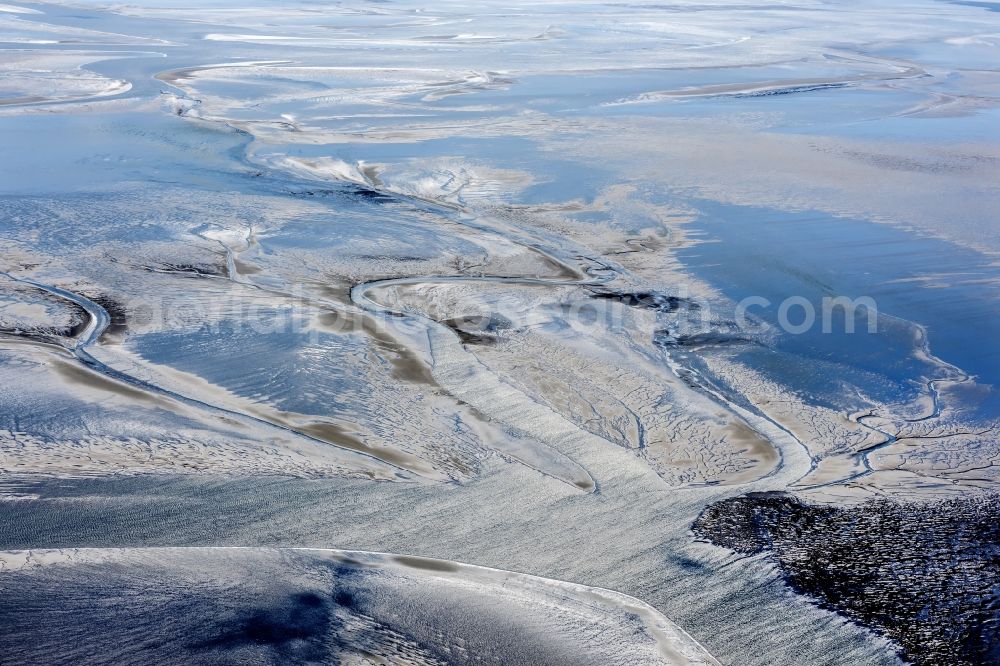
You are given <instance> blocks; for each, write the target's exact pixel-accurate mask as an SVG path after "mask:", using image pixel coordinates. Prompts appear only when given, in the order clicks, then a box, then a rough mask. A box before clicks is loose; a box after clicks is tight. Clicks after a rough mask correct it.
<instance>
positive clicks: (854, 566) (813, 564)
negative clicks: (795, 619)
mask: <svg viewBox="0 0 1000 666" xmlns="http://www.w3.org/2000/svg"><path fill="white" fill-rule="evenodd" d="M998 517H1000V499H998V498H997V497H996V496H990V497H985V498H984V497H978V498H965V499H956V500H949V501H946V502H939V503H934V504H922V505H915V504H899V503H895V502H890V501H885V500H879V501H872V502H868V503H866V504H864V505H862V506H860V507H853V508H842V507H828V506H813V505H809V504H804V503H802V502H800V501H799V500H797V499H796V498H795V497H793V496H791V495H788V494H784V493H752V494H749V495H746V496H744V497H737V498H734V499H729V500H725V501H723V502H719V503H718V504H714V505H712V506H710V507H708V508H707V509H705V511H704V512H703V513H702V514H701V515H700V516H699V517H698V519H697V520H696V521H695V523H694V526H693V529H694V532H695V534H696V535H697V536H699V537H701V538H704V539H707V540H709V541H711V542H712V543H714V544H716V545H719V546H724V547H726V548H730V549H732V550H735V551H738V552H741V553H747V554H753V553H761V552H767V553H769V555H770V556H772V557H773V558H774V559H775V560H776V561H777V563H778V565H779V566H780V567H781V569H782V571H783V572H784V573H785V575H786V577H787V580H788V583H789V584H790V585H791V587H792V588H794V589H795V590H796V591H798V592H800V593H803V594H808V595H811V596H813V597H815V598H816V599H817V600H818V601H819V602H820V604H821V605H823V606H824V607H827V608H830V609H832V610H835V611H837V612H839V613H841V614H843V615H845V616H847V617H849V618H850V619H852V620H855V621H857V622H860V623H862V624H865V625H867V626H869V627H871V628H873V629H875V630H877V631H879V632H881V633H883V634H884V635H886V636H888V637H889V638H891V639H893V640H894V641H896V642H897V643H898V644H899V645H900V646H901V648H902V656H903V657H904V658H906V659H907V660H909V661H912V662H914V663H916V664H942V665H944V664H947V665H948V666H962V665H966V664H996V663H1000V631H998V623H1000V523H998V520H997V519H998Z"/></svg>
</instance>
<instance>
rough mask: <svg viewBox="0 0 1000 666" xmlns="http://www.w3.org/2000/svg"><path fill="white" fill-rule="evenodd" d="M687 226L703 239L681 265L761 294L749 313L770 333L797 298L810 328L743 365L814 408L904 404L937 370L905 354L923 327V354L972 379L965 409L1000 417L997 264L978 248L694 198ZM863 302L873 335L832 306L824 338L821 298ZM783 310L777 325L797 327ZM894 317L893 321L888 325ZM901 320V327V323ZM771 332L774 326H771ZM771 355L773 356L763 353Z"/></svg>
mask: <svg viewBox="0 0 1000 666" xmlns="http://www.w3.org/2000/svg"><path fill="white" fill-rule="evenodd" d="M696 205H697V206H698V208H699V209H700V211H701V214H700V216H699V218H698V220H697V223H696V225H695V228H697V229H700V230H701V231H702V232H703V233H704V238H705V240H710V241H717V242H705V243H701V244H697V245H695V246H693V247H690V248H687V249H684V250H682V251H681V252H680V256H681V259H682V261H683V262H684V263H685V264H686V265H687V266H689V267H690V268H691V270H692V271H693V272H694V273H695V274H696V275H697V276H698V277H701V278H703V279H706V280H708V281H709V282H710V283H712V284H713V285H715V286H716V287H718V288H719V289H720V290H721V291H722V292H723V293H724V294H725V295H726V296H727V297H728V298H731V299H733V300H734V301H740V300H742V299H745V298H748V297H763V298H765V299H767V300H768V301H770V302H771V305H770V306H767V307H754V308H752V309H751V310H750V312H751V313H752V314H753V315H757V316H759V317H760V318H761V319H763V320H764V321H766V322H768V323H770V324H772V325H774V326H775V327H778V326H779V311H778V308H779V305H780V303H781V302H782V301H784V300H785V299H787V298H789V297H795V296H801V297H804V298H805V299H808V301H809V302H810V303H811V304H813V307H814V308H815V312H816V315H817V318H816V323H815V324H814V325H813V326H811V327H810V328H809V329H808V330H806V331H805V332H802V333H790V332H785V331H782V332H780V333H779V334H778V337H777V339H776V341H775V342H774V346H773V349H772V350H768V351H767V352H766V353H765V352H749V353H752V354H755V355H756V357H755V359H754V363H759V364H762V365H763V367H764V369H765V372H766V373H767V374H769V375H771V376H772V377H774V378H776V379H779V380H781V381H783V383H786V384H788V385H789V386H792V387H793V388H800V389H802V390H804V391H805V392H807V393H812V395H810V396H808V397H810V398H812V399H814V400H815V401H817V402H820V403H823V404H828V405H835V406H843V405H844V404H845V402H850V401H849V400H848V399H847V398H848V394H851V393H853V394H854V395H856V394H857V391H859V390H860V391H861V392H863V393H864V394H865V395H868V396H871V397H874V398H877V399H880V400H886V401H890V402H899V401H901V400H908V399H912V398H913V397H915V396H916V395H917V392H918V391H919V390H920V388H921V386H922V385H923V384H924V383H925V381H926V379H928V378H934V377H940V376H943V375H945V374H947V369H943V368H941V367H939V366H936V365H935V364H933V363H928V362H926V361H924V360H922V359H920V358H918V357H917V356H915V355H914V347H913V334H914V329H913V327H912V326H911V325H909V324H908V322H916V323H918V324H920V325H922V326H924V327H925V328H926V330H927V332H928V337H929V341H930V348H931V351H932V353H933V354H934V355H935V356H937V357H938V358H940V359H942V360H943V361H945V362H946V363H949V364H952V365H954V366H957V367H958V368H961V369H962V370H963V371H964V372H966V373H968V374H970V375H973V376H974V378H975V381H976V383H977V384H979V385H981V390H979V391H976V392H975V393H976V395H977V396H978V397H977V398H976V400H975V402H976V403H978V404H974V405H973V404H970V405H968V407H969V409H970V410H971V409H973V408H974V410H975V415H976V416H979V417H982V418H990V417H996V416H998V415H1000V399H998V393H997V391H996V390H995V389H996V388H997V387H1000V345H998V344H997V342H996V341H997V339H998V337H1000V290H998V288H997V286H998V285H1000V267H998V266H997V265H996V264H995V262H991V260H990V259H989V258H988V257H986V256H984V255H982V254H979V253H977V252H974V251H972V250H968V249H965V248H962V247H959V246H956V245H954V244H951V243H948V242H946V241H942V240H938V239H934V238H928V237H923V236H919V235H916V234H914V233H910V232H908V231H904V230H901V229H898V228H895V227H892V226H889V225H884V224H875V223H871V222H866V221H861V220H851V219H842V218H836V217H832V216H829V215H826V214H823V213H814V212H813V213H787V212H781V211H777V210H773V209H766V208H752V207H741V206H729V205H723V204H718V203H713V202H704V201H700V202H696ZM838 296H847V297H849V298H851V299H855V298H859V297H870V298H872V299H874V301H875V302H876V304H877V308H878V312H879V315H880V316H879V318H878V320H877V330H876V331H875V332H874V333H870V332H869V331H868V328H867V325H866V324H867V314H866V312H864V311H859V312H858V317H857V321H856V322H855V323H856V328H855V332H854V333H848V332H846V331H845V326H844V324H845V322H844V317H843V314H842V310H839V309H838V310H835V311H834V315H835V316H834V317H832V318H831V319H830V329H831V330H830V331H829V332H824V331H823V327H822V324H821V320H822V299H823V298H824V297H838ZM803 317H804V313H803V309H802V308H800V307H793V308H791V309H790V311H789V312H788V316H787V320H788V321H790V322H791V323H792V324H793V325H798V324H800V323H801V322H803V321H804V319H803ZM896 318H899V319H896ZM902 320H908V321H902ZM779 330H780V328H779ZM774 352H778V353H774Z"/></svg>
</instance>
